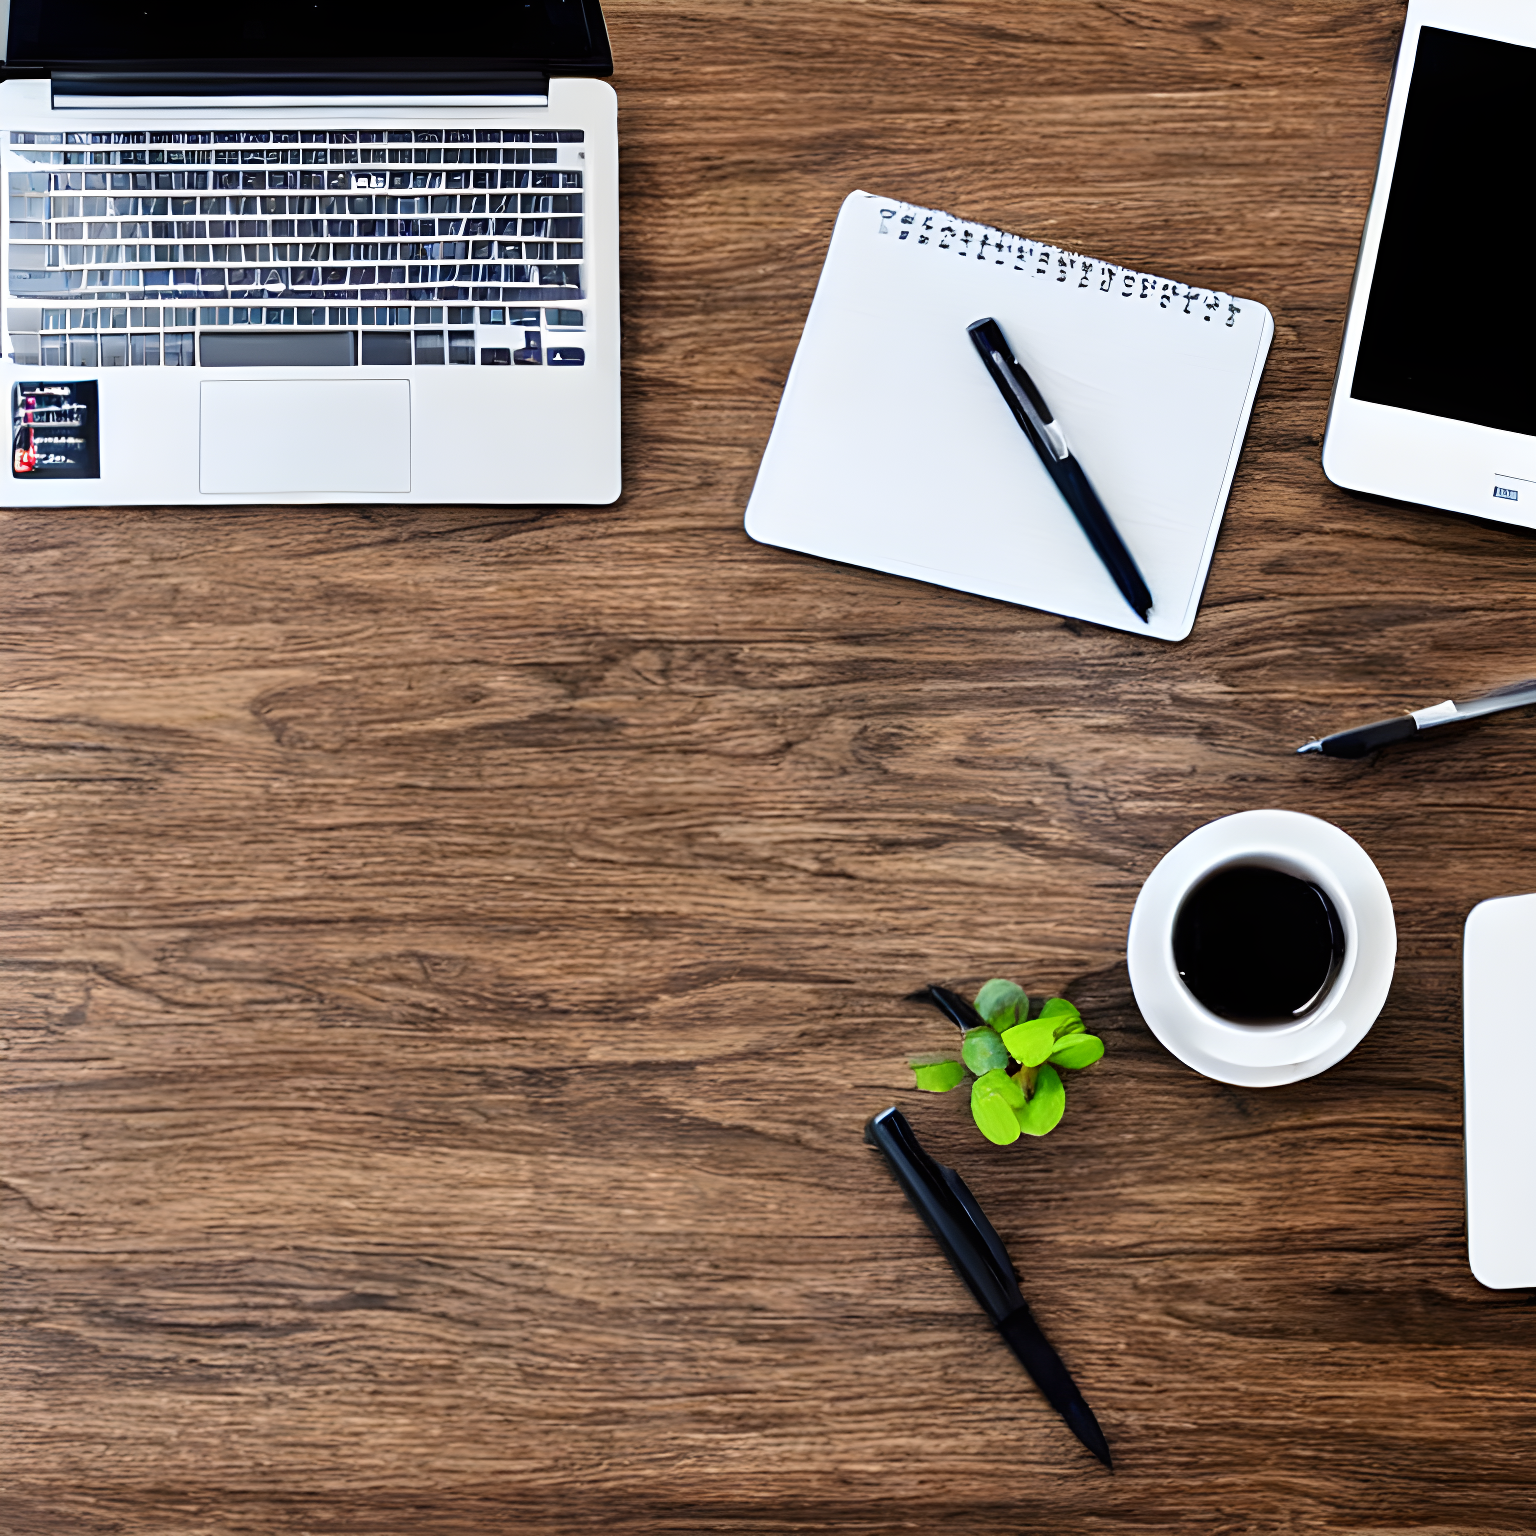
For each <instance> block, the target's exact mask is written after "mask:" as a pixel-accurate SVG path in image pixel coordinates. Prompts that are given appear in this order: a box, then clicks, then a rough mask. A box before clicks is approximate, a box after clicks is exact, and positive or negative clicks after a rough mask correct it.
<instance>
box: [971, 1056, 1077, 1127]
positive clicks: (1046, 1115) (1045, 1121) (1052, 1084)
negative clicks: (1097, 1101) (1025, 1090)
mask: <svg viewBox="0 0 1536 1536" xmlns="http://www.w3.org/2000/svg"><path fill="white" fill-rule="evenodd" d="M1066 1108H1067V1091H1066V1089H1065V1088H1063V1087H1062V1086H1061V1078H1060V1077H1059V1076H1058V1075H1057V1073H1056V1069H1055V1068H1054V1067H1041V1068H1040V1075H1039V1076H1038V1077H1037V1078H1036V1079H1035V1091H1034V1095H1033V1097H1031V1099H1030V1101H1029V1103H1028V1104H1026V1105H1025V1106H1024V1108H1023V1109H1021V1110H1020V1111H1019V1129H1020V1130H1021V1131H1022V1132H1023V1133H1024V1134H1025V1135H1026V1136H1044V1135H1045V1134H1046V1133H1047V1132H1048V1131H1053V1130H1055V1129H1056V1127H1057V1126H1058V1125H1059V1124H1060V1123H1061V1117H1062V1115H1063V1114H1064V1113H1065V1111H1066ZM971 1112H972V1113H973V1114H974V1113H975V1103H974V1101H973V1102H972V1106H971ZM978 1123H979V1122H978ZM983 1134H985V1133H983Z"/></svg>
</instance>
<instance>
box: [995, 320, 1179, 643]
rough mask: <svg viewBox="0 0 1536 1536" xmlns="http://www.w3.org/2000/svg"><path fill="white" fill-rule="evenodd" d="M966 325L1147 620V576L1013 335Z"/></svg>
mask: <svg viewBox="0 0 1536 1536" xmlns="http://www.w3.org/2000/svg"><path fill="white" fill-rule="evenodd" d="M966 329H967V330H968V331H969V332H970V337H971V340H972V341H973V342H975V344H976V350H977V351H978V352H979V353H980V354H981V360H982V362H983V363H985V364H986V365H987V372H988V373H990V374H991V375H992V382H993V383H994V384H996V385H997V387H998V389H999V391H1000V392H1001V393H1002V397H1003V399H1004V400H1005V401H1007V403H1008V409H1009V410H1010V411H1012V412H1013V417H1014V420H1015V421H1017V422H1018V424H1019V426H1020V427H1021V428H1023V431H1024V436H1025V437H1027V438H1028V439H1029V443H1030V446H1031V447H1032V448H1033V449H1034V450H1035V452H1036V453H1037V454H1039V455H1040V462H1041V463H1042V464H1044V465H1045V468H1046V471H1047V473H1048V474H1049V475H1050V477H1051V479H1052V480H1054V481H1055V482H1056V489H1057V490H1058V491H1060V492H1061V495H1062V500H1064V501H1065V502H1066V504H1067V505H1068V506H1069V507H1070V508H1071V509H1072V513H1073V516H1075V517H1076V518H1077V520H1078V522H1079V523H1080V524H1081V525H1082V529H1083V532H1084V533H1085V534H1087V535H1088V542H1089V543H1090V544H1091V545H1093V552H1094V553H1095V554H1096V555H1097V556H1098V557H1099V559H1100V560H1101V561H1102V562H1103V564H1104V569H1105V570H1107V571H1108V572H1109V574H1110V576H1111V578H1112V579H1113V580H1114V583H1115V585H1116V586H1117V587H1119V589H1120V595H1121V596H1122V597H1123V598H1124V599H1125V600H1126V602H1128V603H1129V604H1130V605H1131V607H1132V608H1133V609H1134V610H1135V612H1136V616H1137V618H1139V619H1140V620H1141V622H1142V623H1143V624H1145V623H1146V622H1147V615H1148V614H1149V613H1151V611H1152V593H1151V590H1150V589H1149V588H1148V586H1147V584H1146V582H1145V581H1144V580H1143V579H1142V574H1141V572H1140V570H1138V569H1137V566H1136V561H1135V560H1134V559H1133V558H1132V556H1131V552H1130V550H1128V549H1127V548H1126V547H1125V541H1124V540H1123V539H1122V538H1121V537H1120V533H1119V530H1118V529H1116V527H1115V525H1114V524H1113V523H1112V522H1111V521H1110V519H1109V513H1108V512H1106V511H1105V510H1104V503H1103V502H1102V501H1100V500H1099V497H1098V493H1097V492H1096V491H1095V490H1094V488H1093V486H1092V485H1091V484H1090V483H1089V480H1088V476H1087V475H1085V474H1084V473H1083V466H1082V465H1081V464H1079V463H1078V462H1077V459H1076V458H1075V457H1074V456H1073V453H1072V450H1071V448H1069V447H1068V446H1067V439H1066V437H1065V435H1064V434H1063V433H1062V430H1061V424H1060V423H1059V422H1058V421H1057V420H1056V418H1055V417H1054V416H1053V415H1052V414H1051V408H1050V406H1048V405H1047V404H1046V403H1045V397H1044V396H1043V395H1042V394H1041V393H1040V391H1039V390H1038V389H1037V388H1036V387H1035V381H1034V380H1033V379H1031V378H1030V376H1029V374H1028V373H1026V372H1025V370H1024V365H1023V364H1022V363H1021V362H1020V361H1019V360H1018V358H1017V357H1015V356H1014V354H1013V348H1012V347H1010V346H1009V345H1008V338H1007V337H1006V336H1004V335H1003V329H1002V327H1001V326H1000V325H999V324H998V323H997V321H996V320H991V319H988V320H977V321H976V322H975V323H974V324H972V325H969V326H967V327H966Z"/></svg>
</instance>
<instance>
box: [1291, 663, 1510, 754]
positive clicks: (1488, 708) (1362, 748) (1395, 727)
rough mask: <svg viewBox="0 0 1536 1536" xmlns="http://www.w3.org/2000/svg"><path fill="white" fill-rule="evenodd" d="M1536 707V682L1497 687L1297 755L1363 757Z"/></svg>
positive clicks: (1339, 735) (1314, 744)
mask: <svg viewBox="0 0 1536 1536" xmlns="http://www.w3.org/2000/svg"><path fill="white" fill-rule="evenodd" d="M1527 704H1536V679H1530V680H1528V681H1526V682H1523V683H1510V684H1509V685H1508V686H1507V687H1504V688H1495V689H1494V690H1493V692H1492V693H1483V694H1479V695H1478V696H1477V697H1476V698H1475V699H1468V700H1467V701H1466V703H1464V704H1458V703H1457V702H1456V701H1455V700H1454V699H1446V700H1445V702H1444V703H1442V704H1431V705H1430V706H1429V707H1428V708H1427V709H1416V710H1414V711H1413V713H1412V714H1408V715H1393V716H1392V717H1391V718H1390V719H1388V720H1376V721H1373V722H1372V723H1371V724H1370V725H1357V726H1356V727H1355V728H1354V729H1353V730H1352V731H1338V732H1336V733H1335V734H1334V735H1332V736H1324V737H1322V738H1321V739H1320V740H1318V741H1309V742H1308V743H1307V744H1306V746H1304V747H1297V748H1296V750H1297V752H1320V753H1321V754H1322V755H1323V756H1324V757H1364V756H1365V755H1366V754H1367V753H1368V752H1374V751H1375V750H1376V748H1377V747H1385V746H1387V745H1389V744H1390V743H1392V742H1394V741H1406V740H1407V739H1408V738H1409V737H1410V736H1417V735H1418V734H1419V732H1420V731H1428V730H1433V729H1434V727H1435V726H1437V725H1457V724H1460V723H1461V722H1462V721H1464V720H1476V719H1478V718H1479V717H1480V716H1482V715H1496V714H1498V713H1499V711H1500V710H1503V709H1520V708H1522V707H1523V706H1525V705H1527Z"/></svg>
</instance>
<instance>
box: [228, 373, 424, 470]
mask: <svg viewBox="0 0 1536 1536" xmlns="http://www.w3.org/2000/svg"><path fill="white" fill-rule="evenodd" d="M198 483H199V488H200V489H201V490H202V491H203V492H204V494H214V495H217V494H218V493H219V492H221V491H223V492H228V493H236V494H245V495H249V494H251V493H253V492H254V493H257V494H261V493H272V494H274V495H278V494H283V493H285V492H286V493H298V494H302V493H304V492H310V493H313V492H318V491H352V492H363V493H368V492H378V493H381V494H382V493H384V492H400V491H409V490H410V488H411V386H410V383H409V382H408V381H407V380H405V379H218V380H210V381H208V382H206V383H204V384H203V386H202V420H201V427H200V434H199V474H198Z"/></svg>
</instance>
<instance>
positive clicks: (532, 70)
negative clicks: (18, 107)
mask: <svg viewBox="0 0 1536 1536" xmlns="http://www.w3.org/2000/svg"><path fill="white" fill-rule="evenodd" d="M50 3H51V0H5V4H4V18H3V29H4V30H3V37H4V45H5V46H4V52H3V54H0V76H8V75H9V76H18V77H24V76H32V77H36V76H39V75H48V74H53V73H81V74H86V75H89V76H91V77H93V78H96V79H102V80H106V79H109V78H110V77H112V76H125V77H134V76H144V75H151V76H162V77H163V76H177V77H187V78H188V81H189V84H190V83H193V82H195V81H196V80H197V79H199V78H206V79H222V80H231V79H235V80H238V79H249V80H252V81H278V80H283V79H285V78H286V79H292V80H296V81H302V80H303V79H304V78H305V77H310V76H320V77H324V78H325V79H326V80H328V81H334V80H336V79H337V78H353V77H355V78H357V79H358V80H359V81H360V82H368V81H378V80H398V79H402V78H407V77H411V76H417V77H420V76H427V77H430V78H432V79H434V80H437V81H442V80H448V79H451V78H452V77H454V76H457V75H462V76H465V77H470V78H476V79H486V78H488V77H494V76H529V75H542V76H545V77H549V76H553V75H599V76H600V75H611V74H612V73H613V51H612V49H611V47H610V45H609V42H608V28H607V26H606V24H605V22H604V20H603V11H602V6H601V3H600V0H575V3H576V4H577V5H578V6H579V7H580V9H581V13H582V19H583V20H584V22H585V25H586V31H587V37H588V40H589V43H590V47H589V49H588V51H587V52H586V53H584V54H574V55H566V54H560V55H540V54H529V55H521V56H516V57H487V56H485V55H479V56H476V57H469V56H463V55H450V56H439V57H434V56H432V55H423V54H417V55H414V56H411V57H405V58H399V57H374V58H359V57H346V58H294V57H291V56H289V57H276V58H273V57H255V56H242V57H234V58H219V57H211V58H196V59H175V58H172V59H167V58H160V57H156V56H154V55H146V56H145V57H143V58H136V59H103V58H99V57H92V56H91V55H90V54H89V53H86V52H82V53H80V54H78V55H74V56H70V57H51V56H38V57H29V56H26V55H21V56H13V53H12V31H13V27H14V25H15V22H16V17H17V13H18V12H21V13H22V14H23V15H26V14H27V13H28V12H29V11H30V12H31V13H33V14H35V13H36V12H38V11H41V10H42V9H43V8H44V7H45V6H47V5H49V4H50Z"/></svg>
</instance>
